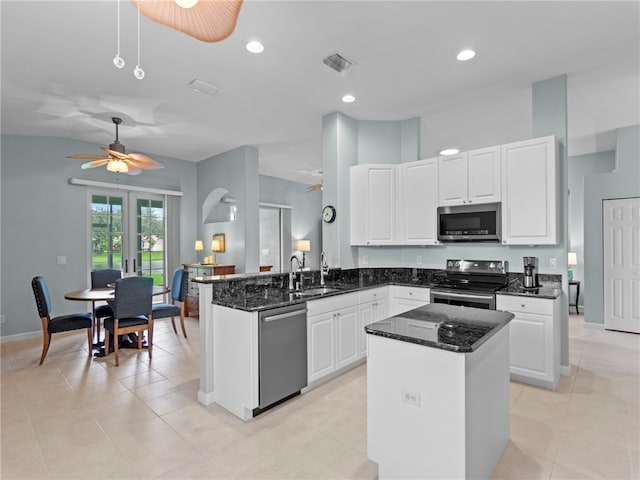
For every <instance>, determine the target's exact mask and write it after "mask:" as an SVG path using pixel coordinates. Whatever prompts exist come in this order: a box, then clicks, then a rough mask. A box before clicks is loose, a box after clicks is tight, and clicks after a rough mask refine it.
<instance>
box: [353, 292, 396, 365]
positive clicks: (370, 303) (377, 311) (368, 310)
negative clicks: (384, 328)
mask: <svg viewBox="0 0 640 480" xmlns="http://www.w3.org/2000/svg"><path fill="white" fill-rule="evenodd" d="M387 317H389V287H382V288H372V289H370V290H365V291H362V292H360V327H359V328H358V344H359V351H358V358H362V357H366V356H367V334H366V333H365V331H364V327H366V326H367V325H369V324H370V323H374V322H377V321H378V320H384V319H385V318H387Z"/></svg>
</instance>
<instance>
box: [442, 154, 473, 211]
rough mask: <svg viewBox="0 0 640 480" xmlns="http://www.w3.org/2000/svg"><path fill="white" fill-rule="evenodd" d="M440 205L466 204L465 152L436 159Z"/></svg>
mask: <svg viewBox="0 0 640 480" xmlns="http://www.w3.org/2000/svg"><path fill="white" fill-rule="evenodd" d="M438 184H439V187H440V188H439V193H438V197H439V202H438V203H439V204H440V205H462V204H463V203H467V152H463V153H458V154H457V155H449V156H446V157H440V158H439V159H438Z"/></svg>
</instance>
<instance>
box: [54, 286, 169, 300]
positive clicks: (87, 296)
mask: <svg viewBox="0 0 640 480" xmlns="http://www.w3.org/2000/svg"><path fill="white" fill-rule="evenodd" d="M169 291H170V289H169V288H167V287H165V286H163V285H154V286H153V295H164V294H165V293H169ZM114 292H115V290H114V289H113V288H110V287H106V288H85V289H84V290H77V291H75V292H69V293H65V294H64V298H66V299H67V300H79V301H83V302H98V301H101V300H112V299H113V293H114Z"/></svg>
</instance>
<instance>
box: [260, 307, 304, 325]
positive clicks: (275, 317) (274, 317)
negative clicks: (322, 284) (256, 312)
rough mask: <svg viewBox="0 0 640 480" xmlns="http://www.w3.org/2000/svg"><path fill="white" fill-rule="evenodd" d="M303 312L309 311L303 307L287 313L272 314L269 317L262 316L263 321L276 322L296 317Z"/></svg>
mask: <svg viewBox="0 0 640 480" xmlns="http://www.w3.org/2000/svg"><path fill="white" fill-rule="evenodd" d="M301 313H307V309H306V308H303V309H300V310H294V311H292V312H287V313H281V314H279V315H271V316H269V317H262V321H263V322H265V323H266V322H274V321H276V320H283V319H285V318H289V317H295V316H297V315H300V314H301Z"/></svg>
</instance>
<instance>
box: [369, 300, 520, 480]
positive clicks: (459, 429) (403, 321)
mask: <svg viewBox="0 0 640 480" xmlns="http://www.w3.org/2000/svg"><path fill="white" fill-rule="evenodd" d="M512 318H513V314H511V313H509V312H498V311H495V310H483V309H477V308H469V307H458V306H451V305H442V304H431V305H426V306H424V307H420V308H417V309H415V310H411V311H410V312H406V313H403V314H401V315H398V316H395V317H391V318H388V319H385V320H381V321H379V322H375V323H372V324H370V325H368V326H367V327H365V331H366V332H367V334H368V335H367V341H368V358H367V424H368V428H367V432H368V455H369V458H370V459H371V460H372V461H374V462H376V463H377V464H378V472H379V478H380V479H387V478H421V479H444V478H474V479H475V478H486V479H489V478H491V476H492V473H493V470H494V468H495V465H496V464H497V463H498V461H499V459H500V456H501V455H502V452H503V450H504V448H505V447H506V445H507V442H508V439H509V329H508V325H509V321H510V320H511V319H512Z"/></svg>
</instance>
